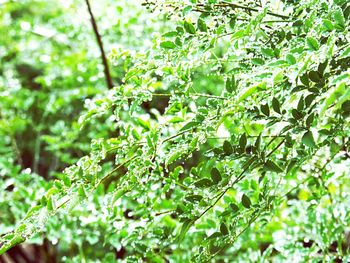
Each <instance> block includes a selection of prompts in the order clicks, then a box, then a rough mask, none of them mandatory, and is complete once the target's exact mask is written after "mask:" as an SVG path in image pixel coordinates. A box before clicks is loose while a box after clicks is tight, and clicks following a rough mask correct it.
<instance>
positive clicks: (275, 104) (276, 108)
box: [272, 98, 281, 114]
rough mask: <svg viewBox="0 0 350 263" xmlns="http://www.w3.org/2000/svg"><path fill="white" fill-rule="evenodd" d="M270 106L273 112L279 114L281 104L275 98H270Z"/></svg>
mask: <svg viewBox="0 0 350 263" xmlns="http://www.w3.org/2000/svg"><path fill="white" fill-rule="evenodd" d="M272 108H273V110H274V111H275V112H277V113H279V114H281V104H280V102H279V101H278V100H277V99H276V98H273V99H272Z"/></svg>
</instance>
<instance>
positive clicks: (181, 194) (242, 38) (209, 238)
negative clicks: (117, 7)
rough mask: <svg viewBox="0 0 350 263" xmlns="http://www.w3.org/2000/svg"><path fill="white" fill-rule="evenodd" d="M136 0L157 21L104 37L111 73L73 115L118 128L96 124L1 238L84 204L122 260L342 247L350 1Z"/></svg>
mask: <svg viewBox="0 0 350 263" xmlns="http://www.w3.org/2000/svg"><path fill="white" fill-rule="evenodd" d="M144 6H146V7H147V8H148V9H150V10H151V11H153V12H155V11H157V12H161V13H164V14H166V15H167V17H168V19H169V24H170V27H171V29H170V31H168V32H166V33H164V34H162V35H156V36H155V39H154V42H153V46H152V47H151V48H149V49H148V50H147V51H143V50H141V51H139V52H124V51H122V50H113V51H112V52H111V55H110V59H111V61H112V62H113V63H114V64H115V65H118V64H121V63H122V64H123V66H124V69H125V75H124V78H123V79H122V82H121V84H120V85H117V86H116V87H115V88H114V89H113V90H112V91H106V92H105V93H104V96H98V97H97V98H95V99H93V100H92V101H91V102H90V103H89V104H88V105H87V106H88V109H87V112H86V114H84V115H83V116H81V118H80V120H79V124H80V125H81V127H82V128H83V127H84V126H85V125H89V123H91V122H93V121H95V120H96V119H99V120H100V119H103V120H106V121H108V120H109V121H110V120H112V121H113V122H114V123H113V124H111V125H113V127H116V129H117V132H116V133H117V134H116V135H113V136H111V137H109V138H98V137H96V138H94V139H93V141H92V147H91V152H90V153H89V154H88V155H87V156H85V157H82V158H81V159H80V160H79V161H78V162H77V163H76V164H74V165H72V166H70V167H69V168H67V169H66V170H65V172H64V174H62V175H60V180H56V181H54V182H53V183H52V184H51V185H50V189H49V190H48V191H47V192H46V194H44V195H42V197H41V199H40V200H38V202H37V204H36V205H35V206H34V207H32V208H31V209H30V210H29V212H28V213H27V215H26V216H25V217H24V219H23V220H22V221H21V222H20V223H18V227H17V228H16V229H15V230H14V231H12V232H10V233H8V234H7V235H5V236H3V237H2V238H1V241H0V242H1V243H2V244H3V245H2V247H1V249H0V251H1V252H2V253H3V252H4V251H6V250H7V249H9V248H10V247H12V246H14V245H16V244H18V243H20V242H23V241H25V240H26V239H28V238H30V237H31V236H33V234H35V233H37V232H40V231H42V230H43V229H44V226H45V224H46V221H47V220H48V219H49V218H51V217H60V215H62V212H61V211H62V210H63V211H66V213H67V214H68V217H70V218H74V217H76V218H78V217H79V213H80V212H81V211H83V210H84V209H85V210H86V209H87V210H89V208H88V207H89V206H93V207H94V208H93V209H92V210H91V212H93V215H94V216H93V218H92V219H91V220H93V221H94V220H95V221H96V222H97V221H100V222H101V221H103V227H104V232H103V235H104V236H103V240H104V242H105V243H106V244H111V246H115V247H121V246H122V247H123V249H125V250H126V252H125V254H126V257H127V260H128V261H129V262H142V261H150V262H165V261H166V260H169V261H171V262H208V261H211V260H217V261H220V260H221V261H222V262H226V261H232V260H237V261H239V262H240V261H242V262H245V261H258V260H261V261H263V260H272V261H286V260H290V259H292V260H293V261H297V262H305V261H312V262H319V261H320V260H323V261H325V262H328V261H337V260H338V261H339V260H340V261H341V260H342V261H344V262H345V261H348V260H349V241H348V231H349V230H348V222H349V220H350V219H349V211H350V209H349V202H346V200H348V198H349V194H348V192H349V191H348V190H349V188H350V185H349V183H348V179H349V175H348V168H349V167H350V166H349V153H348V151H349V146H350V141H349V133H350V130H349V113H350V100H349V98H350V92H349V83H350V73H349V65H350V46H349V38H350V33H349V16H350V4H349V3H347V1H345V0H344V1H341V0H338V1H334V2H333V3H330V2H329V1H323V0H305V1H287V0H286V1H282V0H281V1H273V4H272V3H271V4H269V3H265V2H264V1H245V3H244V5H243V4H238V2H237V3H236V2H228V1H215V0H208V1H145V3H144ZM112 70H113V69H112ZM90 129H93V127H90ZM111 159H113V160H115V161H114V164H113V166H111ZM96 211H98V213H97V212H96ZM95 221H94V222H95ZM38 222H39V223H38ZM38 226H39V227H38ZM83 231H86V232H87V233H90V238H92V239H93V238H94V237H96V235H97V234H96V233H94V231H93V230H91V229H89V228H88V227H87V228H84V230H83ZM46 236H48V238H50V233H49V231H47V234H46ZM1 252H0V253H1ZM105 260H107V259H105ZM108 260H109V261H113V260H115V259H114V258H113V255H110V254H108Z"/></svg>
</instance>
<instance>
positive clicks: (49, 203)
mask: <svg viewBox="0 0 350 263" xmlns="http://www.w3.org/2000/svg"><path fill="white" fill-rule="evenodd" d="M46 208H47V210H48V211H53V210H54V204H53V200H52V197H49V198H48V199H47V204H46Z"/></svg>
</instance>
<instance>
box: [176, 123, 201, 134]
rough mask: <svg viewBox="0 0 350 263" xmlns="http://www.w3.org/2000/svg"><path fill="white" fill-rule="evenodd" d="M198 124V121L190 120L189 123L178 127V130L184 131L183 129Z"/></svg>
mask: <svg viewBox="0 0 350 263" xmlns="http://www.w3.org/2000/svg"><path fill="white" fill-rule="evenodd" d="M198 124H199V122H196V121H191V122H189V123H186V124H185V126H183V127H182V128H181V129H180V132H181V131H185V130H189V129H191V128H193V127H196V126H197V125H198Z"/></svg>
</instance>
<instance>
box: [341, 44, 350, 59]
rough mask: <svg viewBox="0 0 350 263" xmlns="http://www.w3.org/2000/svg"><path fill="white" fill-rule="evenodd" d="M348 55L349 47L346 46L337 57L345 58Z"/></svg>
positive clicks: (349, 54) (349, 53)
mask: <svg viewBox="0 0 350 263" xmlns="http://www.w3.org/2000/svg"><path fill="white" fill-rule="evenodd" d="M349 56H350V47H348V48H346V49H345V50H344V51H343V52H342V53H341V54H340V55H339V58H346V57H349Z"/></svg>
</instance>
